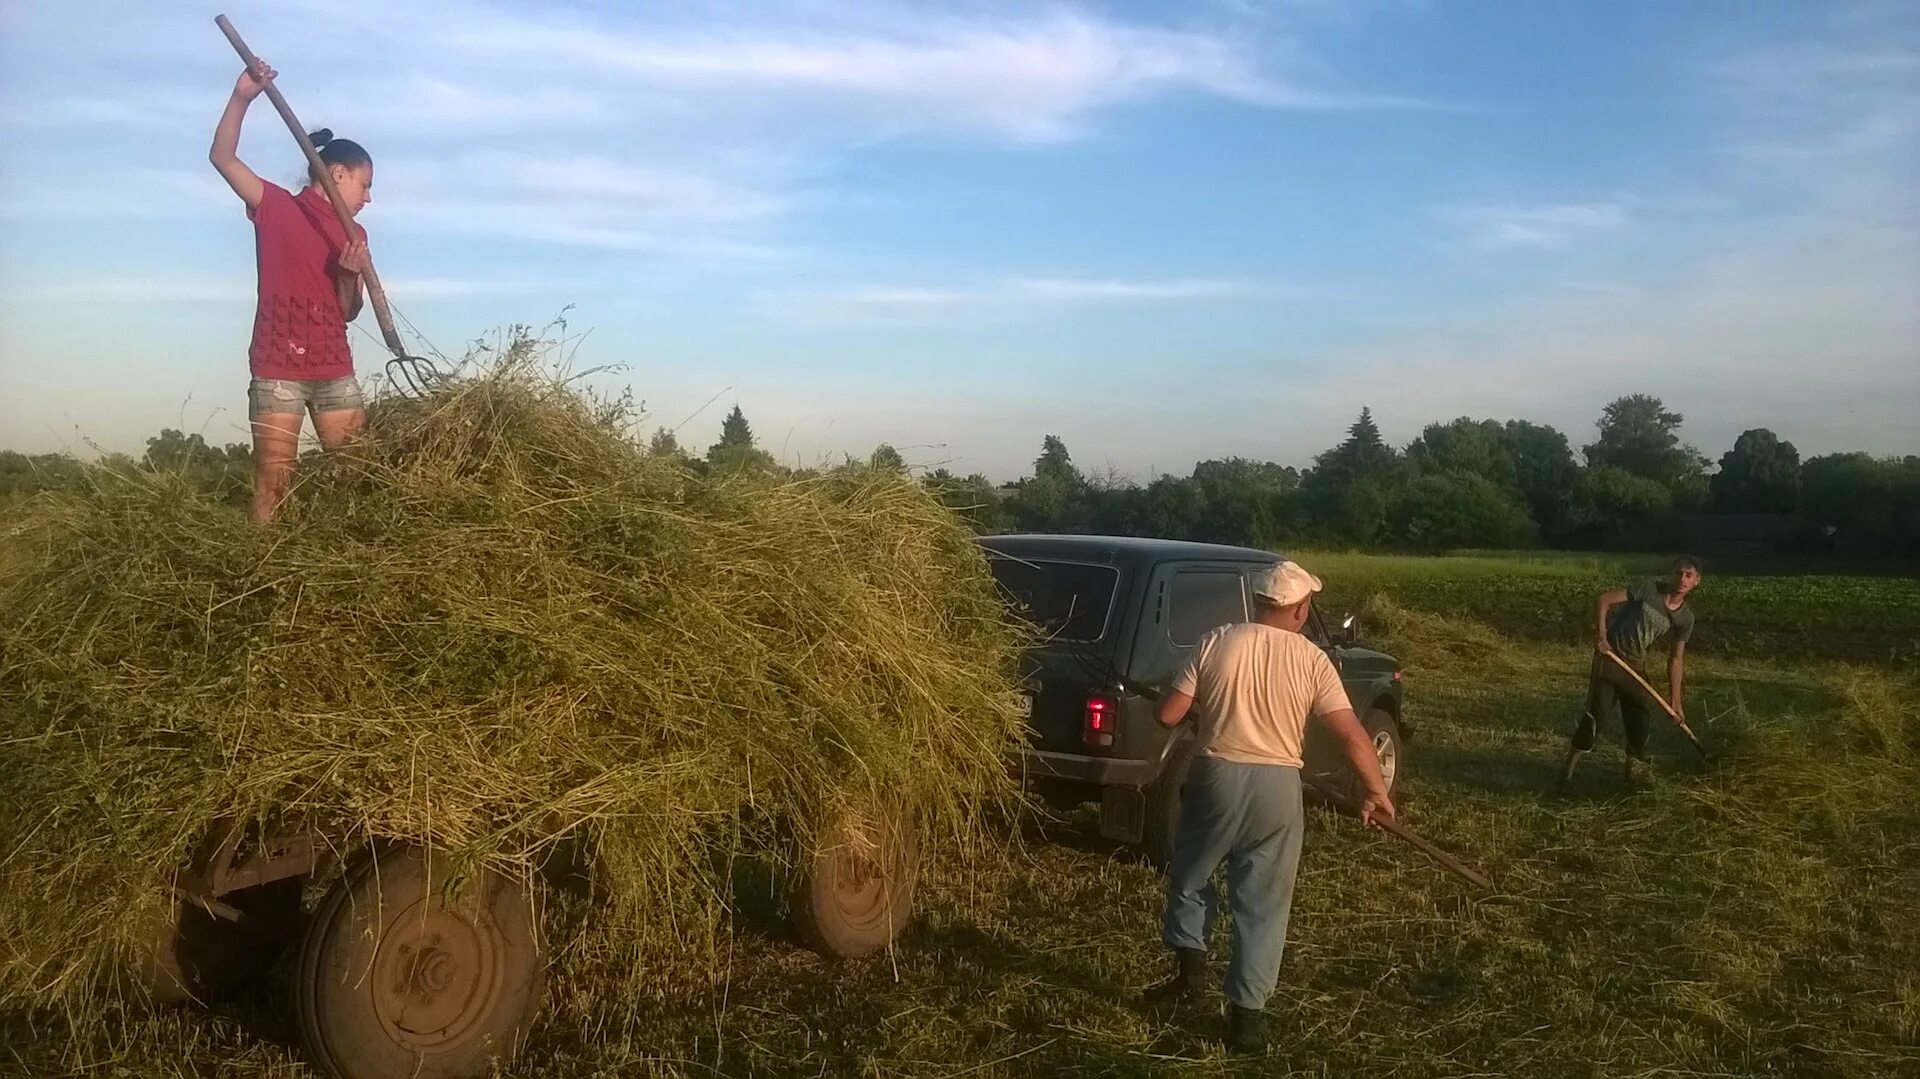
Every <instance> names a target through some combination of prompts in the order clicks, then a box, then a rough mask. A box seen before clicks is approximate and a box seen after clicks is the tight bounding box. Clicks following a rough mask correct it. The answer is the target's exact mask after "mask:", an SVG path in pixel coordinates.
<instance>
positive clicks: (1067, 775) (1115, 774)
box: [1021, 749, 1160, 787]
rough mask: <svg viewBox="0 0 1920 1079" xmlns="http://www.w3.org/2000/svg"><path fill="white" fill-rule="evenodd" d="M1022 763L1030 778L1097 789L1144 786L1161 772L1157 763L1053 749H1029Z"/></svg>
mask: <svg viewBox="0 0 1920 1079" xmlns="http://www.w3.org/2000/svg"><path fill="white" fill-rule="evenodd" d="M1021 763H1022V765H1023V766H1024V767H1025V769H1026V774H1027V777H1028V778H1029V779H1057V780H1064V781H1066V782H1069V783H1086V784H1089V785H1091V786H1097V787H1144V786H1146V785H1147V784H1149V783H1151V782H1153V780H1154V778H1155V777H1156V776H1158V775H1159V773H1160V762H1159V761H1157V760H1146V761H1143V760H1129V759H1127V758H1125V757H1094V756H1089V755H1087V754H1085V753H1062V752H1060V751H1058V750H1051V749H1028V750H1026V751H1025V752H1024V753H1022V754H1021Z"/></svg>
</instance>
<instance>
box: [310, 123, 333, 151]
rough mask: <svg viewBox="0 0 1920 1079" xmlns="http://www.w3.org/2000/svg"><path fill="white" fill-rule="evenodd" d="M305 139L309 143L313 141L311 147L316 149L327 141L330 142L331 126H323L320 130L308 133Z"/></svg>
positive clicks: (331, 138) (331, 139)
mask: <svg viewBox="0 0 1920 1079" xmlns="http://www.w3.org/2000/svg"><path fill="white" fill-rule="evenodd" d="M307 141H308V142H310V143H313V148H314V149H316V150H318V149H319V148H321V147H322V146H325V145H326V144H327V143H330V142H332V141H333V130H332V129H331V128H325V127H323V128H321V129H320V130H318V131H315V132H313V133H312V134H310V135H308V136H307Z"/></svg>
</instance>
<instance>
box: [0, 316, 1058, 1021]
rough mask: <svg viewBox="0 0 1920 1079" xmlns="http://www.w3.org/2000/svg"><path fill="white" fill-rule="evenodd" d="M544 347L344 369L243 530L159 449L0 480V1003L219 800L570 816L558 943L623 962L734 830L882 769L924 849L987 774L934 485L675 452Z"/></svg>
mask: <svg viewBox="0 0 1920 1079" xmlns="http://www.w3.org/2000/svg"><path fill="white" fill-rule="evenodd" d="M539 364H540V359H539V351H538V348H537V347H536V345H535V344H534V343H533V342H531V341H528V340H521V341H518V342H516V343H515V344H514V346H513V348H511V349H510V350H508V351H507V352H506V353H505V356H504V358H503V359H502V360H500V361H499V362H497V363H495V364H493V365H491V366H490V367H488V368H487V369H486V370H484V371H482V372H481V373H479V374H478V375H477V376H475V377H472V378H466V379H461V380H459V381H457V382H455V383H454V384H452V385H451V387H450V388H449V389H447V390H445V391H443V392H441V393H439V394H437V395H436V396H434V397H433V398H431V399H429V400H428V401H425V402H408V401H404V400H399V399H395V398H391V397H390V398H387V399H384V400H381V401H378V402H376V403H375V405H374V406H373V408H372V409H371V411H370V414H369V430H368V434H367V436H366V437H365V439H364V440H362V441H361V442H360V443H358V444H357V445H356V446H355V447H354V448H352V449H351V450H349V451H347V452H344V453H340V454H336V455H332V456H330V457H328V458H326V459H316V460H310V461H308V462H307V463H305V464H304V465H303V472H302V477H301V480H300V483H299V486H298V488H297V489H296V491H295V494H294V501H293V503H292V505H291V506H290V507H289V510H288V511H287V513H286V514H285V515H284V517H283V519H282V520H281V522H279V523H278V524H276V525H275V526H274V527H272V528H269V529H256V528H254V527H253V526H251V525H250V524H249V523H248V522H247V521H245V520H244V519H243V518H242V517H241V516H240V515H239V514H237V513H235V512H234V511H233V510H231V509H229V508H227V507H225V506H222V505H219V504H217V503H215V502H214V501H213V500H212V499H210V498H208V497H206V496H204V495H202V494H199V493H196V492H195V491H193V490H192V489H190V488H189V487H188V486H187V485H186V484H185V482H184V481H182V480H181V479H180V478H179V477H177V476H169V475H165V474H154V473H140V474H137V475H132V476H129V475H125V474H122V473H114V472H107V471H105V470H101V471H98V472H97V473H96V474H93V475H92V476H90V477H89V480H88V483H87V484H85V485H83V486H84V488H85V489H84V490H83V491H82V492H81V493H78V494H72V493H62V494H56V495H43V496H40V497H39V498H37V499H35V500H34V501H32V502H30V503H29V504H27V505H26V506H24V507H16V508H14V509H10V510H9V511H7V516H6V518H5V519H4V525H3V526H0V566H5V567H6V572H5V573H4V575H0V612H4V618H0V895H4V896H5V901H4V902H0V1004H11V1005H28V1004H31V1005H41V1006H44V1005H46V1004H48V1003H57V1002H62V1001H64V1002H66V1003H68V1004H71V1005H77V1004H79V1003H80V1002H83V1001H85V1000H87V999H89V994H90V993H91V992H92V991H93V990H95V989H96V988H97V987H98V986H100V985H101V984H102V976H103V975H105V974H106V973H107V972H109V971H110V970H111V969H112V968H114V967H115V966H116V965H118V964H120V963H122V962H124V961H126V959H127V957H128V956H129V955H130V954H132V950H133V949H134V948H136V947H137V946H138V941H139V938H140V937H141V936H142V935H143V927H144V926H146V925H147V924H148V922H147V921H146V919H147V918H148V917H149V916H150V915H151V914H152V912H153V911H154V910H156V909H159V908H160V906H161V905H162V904H164V903H165V902H166V895H167V893H166V882H167V879H168V877H169V876H170V874H171V873H172V872H173V871H174V870H175V869H176V868H177V867H179V866H180V865H182V864H183V862H184V861H185V860H186V859H187V858H188V857H189V855H190V853H191V851H192V849H193V847H194V845H195V844H196V843H197V842H198V841H200V839H201V838H202V836H204V835H205V834H206V832H207V830H208V829H209V827H210V826H211V825H213V824H214V822H216V821H218V820H222V819H227V818H238V819H241V820H249V821H267V822H272V823H276V824H294V825H300V826H306V827H311V828H316V829H318V830H320V831H321V832H322V833H324V834H325V835H327V836H328V837H330V838H331V839H333V840H334V841H336V842H340V843H353V842H357V841H361V840H365V839H369V838H374V837H387V838H393V839H399V840H405V841H409V842H415V843H430V844H434V845H436V846H439V847H442V848H448V849H452V850H455V851H458V852H460V854H461V855H462V856H463V857H467V858H470V859H472V860H475V861H477V862H478V863H482V864H487V865H491V866H493V867H495V868H499V869H502V870H505V871H507V872H512V873H524V872H527V871H528V869H529V867H530V866H532V865H534V864H535V863H536V862H537V861H538V860H539V859H540V857H541V856H542V855H543V852H544V851H545V850H546V849H547V848H548V847H549V845H551V844H553V843H555V842H556V841H558V840H559V839H560V837H562V836H565V835H578V834H581V833H586V834H589V835H590V836H591V845H592V851H593V855H594V861H595V876H596V879H597V880H598V881H599V882H600V883H601V886H602V887H603V888H604V892H605V894H604V896H603V897H602V900H603V901H604V906H603V907H601V908H600V909H597V910H596V911H595V912H594V915H593V917H592V919H591V926H592V928H591V932H592V933H593V934H595V936H594V938H593V940H592V941H591V942H589V943H587V944H582V943H581V942H579V941H573V942H568V941H557V942H555V943H556V946H557V947H558V948H559V950H560V951H561V952H562V954H572V955H576V956H587V955H591V956H596V957H598V958H599V959H600V960H604V961H606V962H607V966H608V967H609V969H624V970H640V971H644V970H645V967H646V964H645V960H646V958H647V953H648V952H649V951H651V950H655V949H671V948H675V947H680V948H687V947H692V948H695V949H700V948H703V947H706V946H709V945H711V944H712V942H713V940H714V934H715V933H716V931H717V930H718V929H720V928H722V927H724V924H725V912H724V910H723V906H724V903H725V897H726V894H727V893H726V889H725V886H724V884H725V882H724V881H723V880H722V879H720V878H721V877H722V876H723V875H724V872H725V868H724V867H725V865H726V862H727V856H728V853H729V852H731V851H737V850H743V849H744V850H752V851H763V852H771V853H773V854H775V855H781V856H786V857H792V856H793V855H795V854H797V853H803V852H804V851H805V849H806V845H807V843H808V841H809V839H810V837H811V834H812V833H811V831H810V830H811V829H814V828H816V827H819V826H820V825H821V824H822V823H823V822H824V821H826V820H828V819H829V818H830V817H831V815H832V814H833V812H834V810H835V807H836V806H838V805H841V804H843V803H844V802H845V801H846V800H856V801H859V800H868V799H875V798H881V797H883V798H884V804H886V805H888V806H892V807H898V808H900V809H903V810H905V811H909V812H912V813H914V814H915V815H917V816H918V817H919V819H920V820H921V821H922V822H923V826H924V827H925V828H926V830H927V831H926V834H928V835H930V836H933V837H935V839H934V840H933V841H930V842H927V843H925V844H923V845H925V846H929V847H932V848H935V849H938V848H939V847H940V846H941V845H942V844H941V843H940V842H939V840H940V839H942V838H943V839H944V840H946V841H947V845H948V846H949V847H950V845H951V842H952V841H953V840H955V839H965V838H966V837H968V836H969V835H972V834H974V833H973V832H972V830H973V829H975V828H976V827H977V821H978V820H979V814H980V811H981V810H982V809H983V808H985V807H986V806H987V805H988V804H990V803H992V802H993V801H995V800H996V799H999V798H1001V797H1004V796H1006V795H1007V794H1008V793H1009V788H1010V786H1011V783H1010V778H1009V773H1008V770H1007V768H1006V753H1007V751H1008V750H1009V748H1010V747H1011V746H1012V745H1013V744H1014V743H1013V740H1014V738H1015V736H1016V732H1017V730H1018V726H1019V721H1020V720H1019V716H1018V715H1016V714H1015V713H1014V712H1013V711H1012V709H1011V708H1010V707H1009V702H1010V701H1011V700H1013V699H1014V698H1013V696H1012V694H1011V693H1010V692H1009V691H1010V689H1011V685H1012V682H1011V676H1012V673H1013V659H1014V656H1015V655H1016V653H1017V649H1018V647H1019V641H1018V639H1017V638H1016V636H1015V635H1014V634H1013V633H1012V632H1011V631H1010V630H1009V629H1007V628H1006V627H1005V626H1004V625H1003V623H1002V620H1001V614H1000V609H999V605H998V601H997V599H996V597H995V595H994V593H993V588H992V584H991V578H990V577H989V575H988V572H987V569H986V565H985V562H984V560H983V559H982V557H981V556H980V555H979V553H978V551H977V550H976V548H975V547H974V545H973V544H972V543H971V541H970V539H969V536H968V534H967V533H966V531H965V530H964V529H963V527H962V526H961V525H960V524H959V523H958V522H957V520H956V519H955V518H953V517H952V516H951V515H950V514H949V513H948V512H947V511H946V510H945V509H943V508H942V507H941V506H940V505H938V504H937V503H936V502H935V501H934V500H933V499H932V498H930V497H928V496H926V495H925V494H923V493H922V492H921V491H920V490H919V489H918V488H917V487H916V486H915V485H914V484H913V483H912V482H911V481H909V480H907V479H905V478H903V477H900V476H897V475H894V474H891V473H886V472H879V471H874V470H869V469H864V468H848V469H841V470H837V471H834V472H830V473H827V474H825V475H822V476H817V477H812V478H805V479H791V478H778V477H773V476H767V475H760V476H749V475H735V476H731V477H719V478H714V479H708V478H705V477H702V476H699V475H697V474H695V473H694V472H692V471H690V470H689V469H687V468H686V467H685V466H684V465H683V464H682V463H680V462H678V461H675V460H672V459H666V458H658V457H651V456H649V455H648V454H647V453H646V452H645V451H644V450H642V449H640V448H639V447H638V446H637V445H636V444H635V443H634V442H633V441H632V440H631V439H630V438H629V437H627V433H626V425H627V423H628V422H630V420H631V416H630V414H629V413H628V412H627V410H625V409H624V408H623V407H621V405H620V403H618V402H614V403H607V402H602V401H597V400H595V399H592V398H590V397H587V396H584V395H582V394H580V393H578V392H576V391H575V390H573V389H571V388H569V387H568V386H567V385H565V384H563V383H562V382H560V381H557V380H556V379H555V378H553V377H551V376H549V375H547V374H545V373H543V371H542V369H541V367H540V366H539ZM469 864H472V863H469ZM636 980H645V979H644V977H642V976H640V975H636Z"/></svg>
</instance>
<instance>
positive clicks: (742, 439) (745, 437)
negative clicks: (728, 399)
mask: <svg viewBox="0 0 1920 1079" xmlns="http://www.w3.org/2000/svg"><path fill="white" fill-rule="evenodd" d="M753 448H754V441H753V426H752V425H751V424H749V423H747V414H746V413H744V412H742V411H740V406H739V405H738V404H736V405H734V406H733V411H731V412H729V413H727V418H726V419H724V420H721V421H720V441H718V442H716V443H714V444H713V445H712V446H710V447H708V449H707V453H708V454H709V455H711V454H712V453H713V451H714V450H717V449H746V450H750V449H753Z"/></svg>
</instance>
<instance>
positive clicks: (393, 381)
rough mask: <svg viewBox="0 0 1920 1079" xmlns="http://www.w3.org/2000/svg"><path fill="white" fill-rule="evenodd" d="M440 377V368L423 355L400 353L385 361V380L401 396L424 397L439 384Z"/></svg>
mask: <svg viewBox="0 0 1920 1079" xmlns="http://www.w3.org/2000/svg"><path fill="white" fill-rule="evenodd" d="M441 378H442V376H441V374H440V369H439V368H438V367H435V366H434V364H433V361H432V360H429V359H427V358H426V357H424V356H405V355H401V356H395V357H394V358H393V359H391V360H388V361H387V382H388V383H389V384H390V385H392V386H393V388H394V389H396V390H398V391H399V392H400V396H402V397H409V398H413V399H414V400H418V399H420V398H422V397H425V396H426V395H427V394H429V393H432V392H433V391H434V389H435V388H436V387H438V386H439V385H440V381H441Z"/></svg>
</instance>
